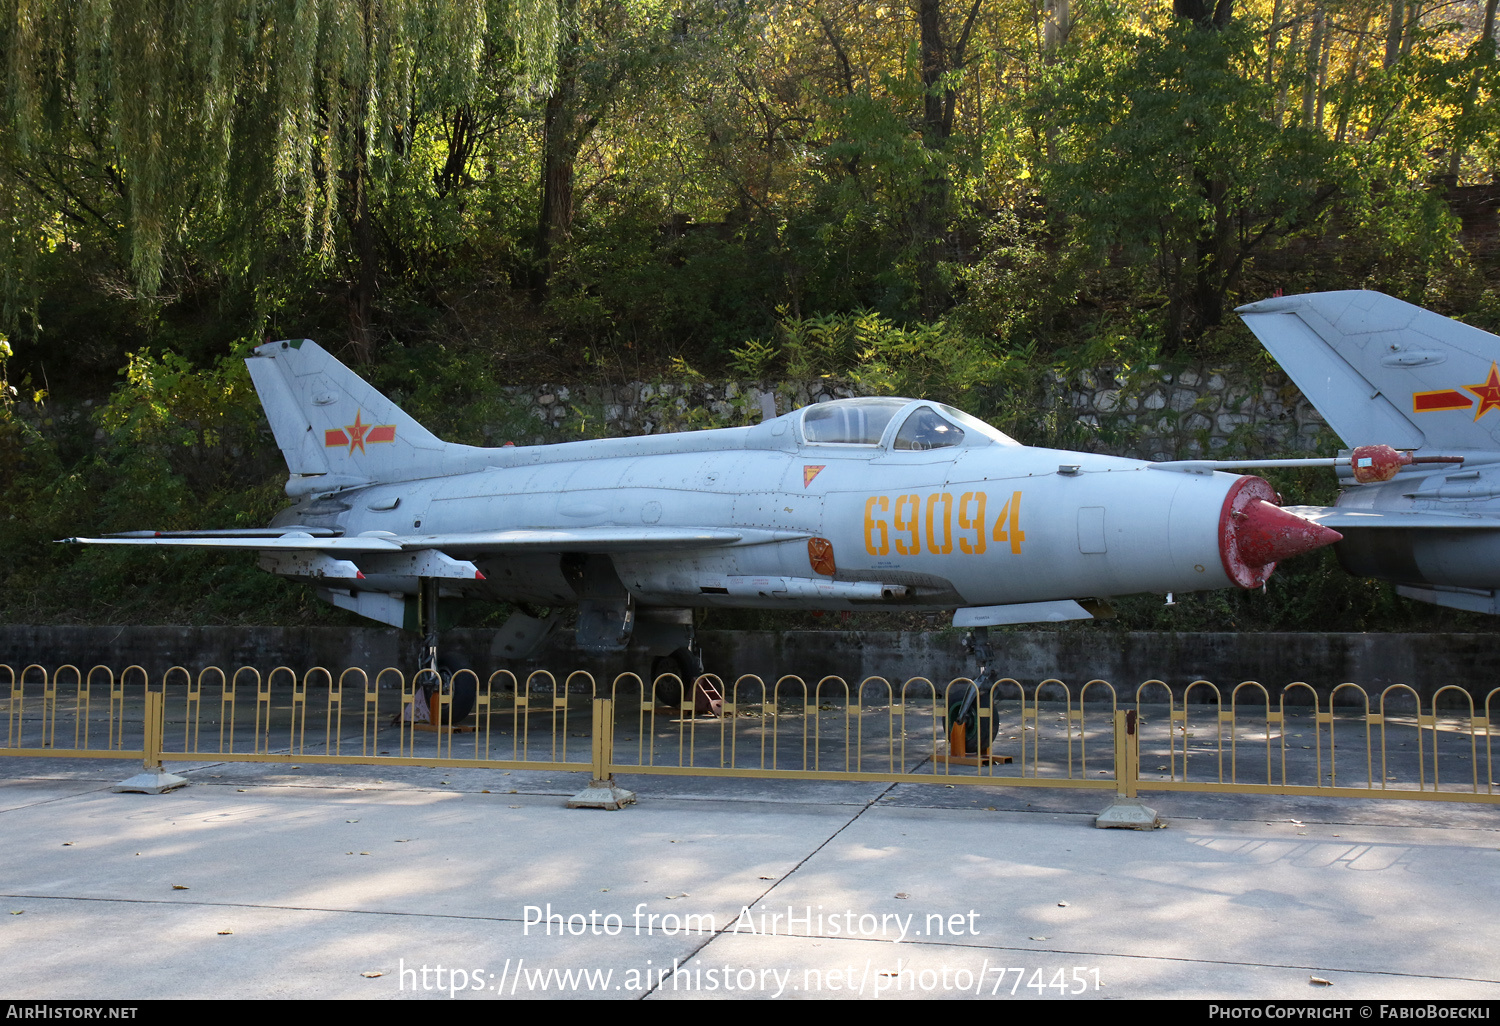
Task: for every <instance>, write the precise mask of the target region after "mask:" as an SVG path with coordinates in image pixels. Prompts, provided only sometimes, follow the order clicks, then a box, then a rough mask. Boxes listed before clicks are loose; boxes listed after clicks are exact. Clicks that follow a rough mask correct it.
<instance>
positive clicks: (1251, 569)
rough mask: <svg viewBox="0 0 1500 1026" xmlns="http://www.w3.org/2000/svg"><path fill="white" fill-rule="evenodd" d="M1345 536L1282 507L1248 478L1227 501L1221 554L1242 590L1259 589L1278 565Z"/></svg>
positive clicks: (1237, 484)
mask: <svg viewBox="0 0 1500 1026" xmlns="http://www.w3.org/2000/svg"><path fill="white" fill-rule="evenodd" d="M1343 537H1344V536H1343V535H1341V534H1339V533H1338V532H1337V531H1333V530H1330V529H1328V528H1326V527H1321V526H1319V525H1317V524H1315V523H1313V522H1312V521H1310V520H1303V519H1302V518H1301V517H1299V516H1295V515H1293V514H1291V513H1288V512H1287V511H1286V510H1284V509H1282V508H1281V507H1279V506H1277V505H1276V492H1275V490H1274V489H1273V488H1272V487H1271V486H1270V485H1269V484H1267V483H1266V482H1265V481H1263V480H1261V479H1260V478H1258V477H1242V478H1240V479H1239V481H1237V482H1235V485H1234V487H1232V488H1231V489H1230V490H1229V495H1228V496H1226V497H1225V499H1224V506H1223V510H1222V513H1221V515H1220V518H1219V554H1220V556H1221V557H1222V559H1223V561H1224V571H1225V573H1227V574H1228V575H1229V577H1230V579H1231V580H1233V581H1234V583H1236V584H1238V585H1239V586H1240V587H1241V588H1258V587H1260V585H1262V584H1264V583H1265V582H1266V579H1267V578H1268V577H1270V576H1271V571H1272V570H1274V569H1275V568H1276V564H1277V563H1278V562H1279V561H1281V560H1283V559H1289V558H1291V557H1292V556H1300V555H1301V554H1302V553H1304V552H1312V551H1313V550H1314V549H1321V548H1322V547H1323V546H1324V545H1332V544H1333V543H1334V542H1336V541H1339V540H1341V539H1342V538H1343Z"/></svg>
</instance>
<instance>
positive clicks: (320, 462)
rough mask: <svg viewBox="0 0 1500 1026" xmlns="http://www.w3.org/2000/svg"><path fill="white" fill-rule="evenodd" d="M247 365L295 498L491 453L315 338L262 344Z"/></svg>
mask: <svg viewBox="0 0 1500 1026" xmlns="http://www.w3.org/2000/svg"><path fill="white" fill-rule="evenodd" d="M245 363H246V364H247V365H248V366H249V368H250V377H251V379H252V380H253V381H254V382H255V391H256V393H257V394H258V395H259V396H260V402H261V406H263V407H264V408H265V411H266V418H267V419H268V420H269V421H270V422H271V431H272V432H273V433H274V434H275V435H276V444H277V445H278V446H279V447H280V448H281V452H282V455H284V456H285V457H286V465H287V469H288V470H289V471H290V472H291V477H290V479H289V480H288V481H287V492H288V494H290V495H294V496H295V495H302V494H307V493H309V492H314V491H332V490H336V489H339V488H349V487H354V486H357V485H361V484H369V483H372V482H379V481H403V480H411V479H414V478H422V477H432V476H436V475H438V474H447V473H454V472H456V471H459V470H462V469H466V467H467V465H468V464H471V463H476V462H477V460H476V457H477V456H478V455H479V454H481V453H483V452H484V450H482V449H476V448H475V447H473V446H468V445H454V444H450V443H447V442H443V441H442V440H441V439H439V438H438V437H437V436H436V435H434V434H433V433H432V432H430V431H428V430H427V429H426V428H424V427H423V426H422V425H421V424H418V423H417V422H416V421H415V420H413V419H412V418H411V417H409V416H407V415H406V413H404V412H403V411H402V410H401V408H400V407H399V406H397V405H396V404H395V403H393V402H391V401H390V400H389V399H387V398H386V397H385V396H383V395H381V394H380V393H379V392H378V391H376V390H375V389H374V388H373V387H372V386H371V385H370V384H369V382H367V381H365V380H364V379H363V378H361V377H360V376H359V375H357V374H355V373H354V372H353V371H351V370H350V369H349V368H348V367H345V366H344V365H343V364H342V363H340V362H339V361H338V360H337V359H335V358H334V356H333V354H331V353H329V352H328V351H327V350H325V349H323V347H321V346H319V345H318V344H317V343H316V342H313V341H311V340H308V339H300V340H288V341H284V342H271V343H268V344H266V345H263V346H259V347H257V348H256V350H255V355H254V356H252V357H250V358H249V359H248V360H246V361H245Z"/></svg>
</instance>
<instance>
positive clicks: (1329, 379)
mask: <svg viewBox="0 0 1500 1026" xmlns="http://www.w3.org/2000/svg"><path fill="white" fill-rule="evenodd" d="M1239 314H1240V316H1241V317H1243V318H1244V319H1245V323H1246V324H1247V325H1249V326H1250V330H1251V331H1253V332H1255V335H1256V337H1257V338H1259V339H1260V341H1261V343H1262V344H1263V345H1264V346H1265V347H1266V349H1268V350H1269V351H1270V353H1271V355H1272V356H1274V357H1275V358H1276V360H1277V362H1278V363H1280V364H1281V366H1282V368H1283V369H1284V370H1285V371H1286V372H1287V374H1288V376H1290V377H1291V379H1292V380H1293V381H1294V382H1296V384H1297V387H1298V388H1300V389H1301V390H1302V394H1303V395H1305V396H1306V397H1307V398H1308V400H1309V401H1310V402H1311V403H1312V404H1313V405H1314V406H1315V407H1317V409H1318V412H1319V413H1321V414H1322V415H1323V418H1324V419H1325V420H1327V421H1328V424H1329V426H1330V427H1331V428H1333V430H1334V431H1335V432H1336V433H1337V434H1338V436H1339V438H1341V439H1342V440H1343V442H1344V444H1345V445H1348V446H1353V447H1356V448H1353V449H1352V450H1349V451H1345V452H1343V453H1341V454H1340V456H1339V458H1338V460H1336V461H1335V460H1326V461H1288V462H1300V463H1302V464H1304V465H1306V464H1308V463H1310V462H1322V463H1324V464H1327V465H1336V466H1338V468H1339V469H1338V474H1339V481H1340V483H1341V484H1342V485H1343V486H1344V488H1343V491H1342V492H1341V493H1340V495H1339V498H1338V502H1337V505H1336V506H1332V507H1314V506H1293V507H1288V512H1291V513H1296V514H1298V515H1300V516H1303V517H1306V518H1307V519H1309V520H1313V521H1315V522H1317V523H1319V524H1322V525H1324V526H1326V527H1332V528H1334V529H1336V530H1338V531H1339V532H1340V533H1342V534H1343V536H1344V539H1343V541H1342V542H1340V543H1339V544H1338V546H1337V547H1336V548H1335V552H1337V554H1338V557H1339V561H1340V562H1341V563H1342V564H1343V566H1344V568H1345V569H1346V570H1348V571H1349V572H1350V573H1351V574H1355V575H1357V576H1360V577H1377V578H1381V579H1384V580H1388V581H1393V582H1395V584H1396V591H1397V592H1398V593H1400V594H1402V595H1405V596H1407V597H1408V598H1413V599H1418V600H1420V601H1423V602H1433V603H1436V604H1438V605H1442V606H1450V607H1452V608H1455V609H1467V610H1472V611H1475V612H1482V613H1500V368H1497V361H1500V338H1497V337H1496V336H1494V335H1491V334H1490V333H1489V332H1487V331H1481V330H1480V329H1478V328H1474V327H1470V326H1469V325H1467V324H1462V323H1460V322H1458V321H1455V320H1451V319H1449V318H1447V317H1443V316H1441V315H1440V314H1435V313H1433V312H1431V311H1429V310H1423V309H1422V308H1421V307H1417V306H1412V305H1411V304H1410V303H1403V302H1402V301H1401V300H1399V299H1393V298H1392V297H1390V296H1386V295H1382V294H1380V293H1378V292H1323V293H1314V294H1311V295H1304V296H1285V297H1277V298H1275V299H1267V300H1263V301H1261V302H1259V303H1251V304H1250V305H1248V306H1243V307H1240V309H1239Z"/></svg>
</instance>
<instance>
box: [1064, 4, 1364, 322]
mask: <svg viewBox="0 0 1500 1026" xmlns="http://www.w3.org/2000/svg"><path fill="white" fill-rule="evenodd" d="M1177 10H1178V12H1179V14H1180V15H1181V17H1180V18H1179V23H1178V24H1174V25H1170V26H1167V27H1165V28H1164V29H1163V30H1161V31H1160V32H1155V33H1150V34H1139V35H1134V34H1132V38H1130V39H1125V38H1121V36H1120V34H1119V30H1118V29H1116V30H1114V31H1113V32H1112V33H1111V38H1110V39H1109V40H1108V45H1103V46H1098V45H1096V46H1095V47H1094V48H1093V52H1091V53H1087V54H1085V53H1078V54H1075V55H1074V57H1073V60H1072V61H1071V62H1070V63H1069V64H1068V65H1067V67H1066V69H1065V70H1064V71H1063V73H1062V74H1061V75H1060V76H1059V78H1058V80H1057V84H1056V87H1055V88H1053V89H1049V90H1047V91H1046V92H1044V94H1043V97H1042V100H1043V102H1042V105H1041V106H1039V108H1038V111H1037V116H1038V117H1041V116H1043V113H1044V112H1045V113H1046V114H1047V115H1048V116H1051V117H1057V118H1058V119H1059V120H1060V123H1061V125H1062V130H1061V133H1060V136H1059V142H1058V156H1057V159H1056V160H1055V161H1051V162H1045V167H1044V175H1045V183H1044V193H1045V194H1046V195H1047V197H1048V199H1049V202H1050V203H1052V204H1055V205H1056V207H1057V208H1058V209H1059V210H1060V211H1062V212H1063V213H1064V215H1065V216H1066V217H1067V221H1068V226H1069V227H1068V230H1069V232H1070V233H1071V236H1072V238H1073V240H1074V241H1075V242H1076V243H1077V244H1081V245H1085V246H1088V247H1091V248H1092V249H1093V250H1094V251H1095V252H1098V253H1100V254H1101V255H1102V254H1105V253H1107V252H1108V248H1109V247H1111V246H1119V247H1122V248H1123V250H1124V262H1125V263H1126V264H1127V265H1131V264H1136V263H1137V262H1139V263H1138V266H1141V267H1149V268H1150V269H1151V270H1152V271H1153V272H1154V279H1155V281H1154V287H1155V288H1157V289H1160V292H1161V293H1162V294H1163V297H1162V298H1163V300H1164V306H1165V318H1164V322H1165V323H1164V335H1165V339H1166V343H1167V347H1168V349H1172V348H1175V347H1177V346H1179V345H1181V344H1182V342H1183V341H1184V340H1187V339H1192V338H1195V337H1197V336H1198V335H1199V334H1201V333H1202V332H1203V331H1204V330H1205V329H1207V328H1209V327H1212V326H1214V325H1217V324H1219V323H1220V322H1221V321H1222V320H1223V317H1224V313H1225V303H1226V297H1227V296H1228V295H1229V294H1230V293H1231V292H1232V291H1233V290H1234V289H1235V287H1236V285H1237V283H1238V281H1239V279H1240V276H1241V275H1242V274H1243V272H1244V270H1245V266H1246V262H1247V261H1248V260H1249V259H1250V258H1251V257H1252V255H1253V254H1254V253H1255V252H1256V251H1257V250H1260V249H1262V248H1265V247H1266V246H1267V245H1268V244H1269V243H1270V242H1272V241H1274V240H1276V239H1279V238H1284V237H1286V236H1287V235H1290V234H1292V233H1295V232H1298V231H1302V230H1305V229H1307V228H1309V227H1311V226H1312V225H1313V223H1314V222H1315V220H1316V219H1317V217H1318V216H1319V214H1320V213H1321V212H1322V211H1324V210H1325V209H1326V208H1327V207H1328V205H1329V203H1330V202H1331V201H1332V199H1333V198H1334V197H1335V196H1336V195H1337V194H1338V191H1339V188H1340V182H1341V174H1342V173H1343V172H1342V170H1341V168H1342V167H1343V165H1341V164H1340V163H1339V162H1337V161H1336V160H1335V149H1334V147H1333V146H1332V144H1331V143H1330V142H1329V141H1328V140H1327V139H1326V138H1325V137H1324V136H1322V135H1321V134H1320V133H1318V132H1315V131H1313V130H1311V129H1310V128H1308V127H1307V126H1302V125H1294V126H1290V127H1286V128H1279V127H1278V126H1277V124H1276V120H1277V119H1276V117H1275V95H1274V92H1273V90H1272V89H1271V88H1269V87H1268V86H1267V84H1266V83H1265V82H1264V80H1263V78H1262V77H1261V73H1260V69H1262V68H1263V62H1262V61H1261V59H1260V57H1259V56H1258V55H1257V53H1256V52H1255V49H1254V37H1253V36H1252V35H1251V33H1249V32H1247V31H1244V30H1243V29H1241V28H1240V27H1238V26H1235V25H1233V24H1229V23H1228V17H1229V13H1230V12H1231V11H1232V5H1231V4H1230V2H1229V0H1219V2H1218V3H1217V4H1216V5H1209V4H1208V3H1206V2H1205V3H1193V2H1191V0H1179V2H1178V4H1177ZM1221 22H1222V24H1221ZM1146 284H1147V286H1148V287H1151V283H1150V282H1147V283H1146Z"/></svg>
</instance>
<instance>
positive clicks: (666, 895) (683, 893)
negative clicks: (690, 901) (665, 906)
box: [662, 891, 692, 901]
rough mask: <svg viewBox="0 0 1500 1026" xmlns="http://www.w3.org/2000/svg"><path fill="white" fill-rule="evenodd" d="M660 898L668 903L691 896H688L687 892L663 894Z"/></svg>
mask: <svg viewBox="0 0 1500 1026" xmlns="http://www.w3.org/2000/svg"><path fill="white" fill-rule="evenodd" d="M662 897H664V898H666V899H667V900H668V901H672V900H674V899H676V898H690V897H692V895H690V894H688V892H687V891H683V892H682V893H681V894H663V895H662Z"/></svg>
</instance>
